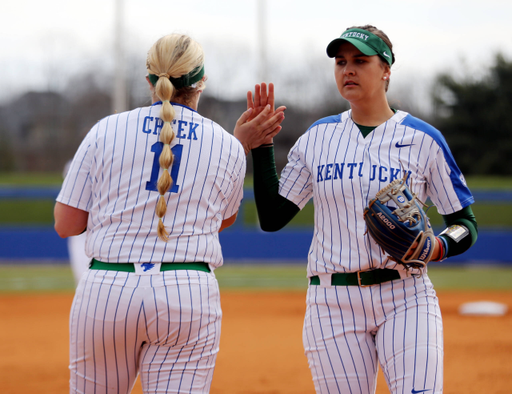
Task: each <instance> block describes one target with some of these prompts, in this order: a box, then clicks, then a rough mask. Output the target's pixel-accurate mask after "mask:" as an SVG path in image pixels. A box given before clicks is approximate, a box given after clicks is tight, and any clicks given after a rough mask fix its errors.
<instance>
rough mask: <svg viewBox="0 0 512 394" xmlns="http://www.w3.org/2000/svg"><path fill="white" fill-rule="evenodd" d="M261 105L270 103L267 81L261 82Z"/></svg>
mask: <svg viewBox="0 0 512 394" xmlns="http://www.w3.org/2000/svg"><path fill="white" fill-rule="evenodd" d="M260 94H261V98H260V99H261V105H267V104H270V103H269V102H268V94H267V84H266V83H265V82H262V83H261V92H260ZM271 108H272V105H271Z"/></svg>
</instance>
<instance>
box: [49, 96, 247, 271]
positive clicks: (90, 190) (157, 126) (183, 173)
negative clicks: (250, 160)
mask: <svg viewBox="0 0 512 394" xmlns="http://www.w3.org/2000/svg"><path fill="white" fill-rule="evenodd" d="M173 107H174V109H175V111H176V116H175V119H174V122H173V125H172V127H173V129H174V131H175V133H176V138H175V139H174V140H173V142H172V143H171V149H172V151H173V153H174V156H175V159H174V164H173V165H172V167H171V169H170V171H171V176H172V178H173V179H174V184H173V186H172V187H171V192H170V193H169V192H167V193H166V194H165V198H166V200H167V213H166V215H165V216H164V224H165V226H166V228H167V229H168V231H169V232H170V237H169V238H170V240H169V242H168V243H165V242H163V241H161V240H160V239H158V237H157V220H158V218H157V216H156V214H155V207H156V203H157V198H158V197H159V193H158V191H157V188H156V182H157V179H158V177H159V175H160V174H161V171H162V170H161V169H160V166H159V163H158V158H159V155H160V153H161V150H162V147H163V144H162V143H161V142H159V141H160V140H159V134H160V131H161V130H162V127H163V121H162V120H161V119H160V118H159V113H160V108H161V103H160V102H158V103H155V104H153V105H152V106H151V107H143V108H137V109H135V110H133V111H129V112H124V113H121V114H116V115H112V116H109V117H106V118H104V119H102V120H101V121H100V122H98V123H97V124H96V125H95V126H94V127H93V128H92V129H91V131H90V132H89V133H88V135H87V136H86V137H85V139H84V141H83V142H82V144H81V145H80V147H79V149H78V151H77V153H76V155H75V157H74V159H73V163H72V165H71V167H70V170H69V172H68V175H67V176H66V179H65V181H64V184H63V186H62V190H61V192H60V194H59V196H58V197H57V201H59V202H61V203H63V204H67V205H70V206H72V207H75V208H78V209H81V210H84V211H87V212H89V218H88V223H87V242H86V253H87V255H88V256H89V257H94V258H96V259H98V260H100V261H104V262H132V263H136V262H161V261H163V262H194V261H204V262H207V263H210V264H211V265H212V266H213V267H218V266H220V265H222V262H223V259H222V251H221V246H220V243H219V236H218V231H219V228H220V226H221V222H222V220H223V219H227V218H229V217H231V216H233V215H234V214H235V213H236V212H237V211H238V208H239V206H240V202H241V200H242V196H243V180H244V176H245V170H246V157H245V153H244V150H243V147H242V145H241V144H240V142H239V141H238V140H237V139H235V138H234V137H233V136H232V135H231V134H229V133H228V132H227V131H225V130H224V129H223V128H222V127H220V126H219V125H218V124H216V123H214V122H213V121H211V120H210V119H207V118H204V117H203V116H201V115H200V114H198V113H197V112H196V111H194V110H192V109H191V108H188V107H186V106H182V105H178V104H173Z"/></svg>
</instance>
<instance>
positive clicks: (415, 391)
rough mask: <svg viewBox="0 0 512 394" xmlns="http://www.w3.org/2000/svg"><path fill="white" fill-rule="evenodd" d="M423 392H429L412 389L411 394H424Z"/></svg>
mask: <svg viewBox="0 0 512 394" xmlns="http://www.w3.org/2000/svg"><path fill="white" fill-rule="evenodd" d="M425 391H430V390H414V389H412V391H411V394H418V393H424V392H425Z"/></svg>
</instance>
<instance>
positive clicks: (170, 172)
mask: <svg viewBox="0 0 512 394" xmlns="http://www.w3.org/2000/svg"><path fill="white" fill-rule="evenodd" d="M147 70H148V76H147V80H148V83H149V88H150V91H151V94H152V101H153V105H151V106H150V107H143V108H137V109H135V110H133V111H129V112H124V113H120V114H116V115H112V116H109V117H107V118H105V119H103V120H101V121H100V122H98V123H97V124H96V125H95V126H94V127H93V128H92V129H91V130H90V132H89V133H88V134H87V136H86V137H85V139H84V141H83V142H82V144H81V146H80V147H79V149H78V151H77V153H76V155H75V157H74V159H73V162H72V164H71V167H70V169H69V172H68V174H67V176H66V178H65V180H64V183H63V186H62V190H61V192H60V194H59V195H58V197H57V203H56V206H55V213H54V214H55V229H56V231H57V233H58V234H59V235H60V236H61V237H68V236H71V235H75V234H79V233H81V232H82V231H83V230H84V228H87V231H86V235H87V240H86V252H87V254H88V256H90V257H91V258H92V262H91V264H90V268H89V270H88V272H87V273H86V274H84V275H83V276H82V278H81V280H80V282H79V284H78V287H77V290H76V294H75V298H74V301H73V306H72V309H71V316H70V370H71V379H70V391H71V392H73V393H75V392H76V393H129V392H130V391H131V389H132V387H133V385H134V383H135V380H136V378H137V376H138V374H140V376H141V383H142V388H143V390H144V392H145V393H157V392H158V393H207V392H208V391H209V388H210V384H211V381H212V374H213V370H214V366H215V359H216V355H217V352H218V349H219V336H220V323H221V314H222V313H221V307H220V298H219V288H218V284H217V281H216V279H215V275H214V270H215V269H216V268H218V267H220V266H221V265H222V262H223V260H222V251H221V246H220V243H219V231H221V230H222V229H223V228H225V227H227V226H229V225H231V224H232V223H233V222H234V220H235V218H236V214H237V211H238V208H239V204H240V201H241V199H242V192H243V179H244V176H245V168H246V157H245V155H244V151H243V148H242V146H241V144H240V143H239V142H238V141H237V140H236V139H235V138H234V137H233V136H232V135H230V134H229V133H227V132H226V131H225V130H224V129H222V128H221V127H220V126H219V125H218V124H216V123H214V122H213V121H211V120H209V119H207V118H204V117H203V116H201V115H200V114H199V113H198V112H197V106H198V101H199V97H200V95H201V92H202V91H203V89H204V86H205V83H204V81H205V79H206V77H205V76H204V56H203V51H202V49H201V47H200V45H199V44H198V43H196V42H195V41H193V40H192V39H190V38H189V37H187V36H184V35H177V34H172V35H169V36H165V37H163V38H161V39H160V40H158V41H157V42H156V43H155V44H154V45H153V46H152V48H151V49H150V50H149V52H148V57H147ZM251 112H252V111H247V112H245V113H244V114H242V116H241V117H240V119H239V120H238V122H237V125H236V128H240V129H242V130H243V129H245V128H247V129H249V130H251V131H253V132H257V131H258V130H260V131H261V130H263V129H264V131H265V133H264V134H263V135H265V134H268V133H270V135H272V134H273V133H274V134H275V133H276V132H277V131H279V123H280V122H281V121H282V119H283V116H282V114H281V115H279V114H278V115H275V116H272V113H271V111H270V108H267V109H266V110H265V111H264V112H263V113H261V114H259V115H258V116H257V117H256V118H254V119H252V120H251V121H248V119H249V117H250V116H251Z"/></svg>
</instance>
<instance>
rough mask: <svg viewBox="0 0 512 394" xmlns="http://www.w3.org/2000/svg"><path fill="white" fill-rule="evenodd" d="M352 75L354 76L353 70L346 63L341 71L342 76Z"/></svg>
mask: <svg viewBox="0 0 512 394" xmlns="http://www.w3.org/2000/svg"><path fill="white" fill-rule="evenodd" d="M354 74H355V71H354V68H353V67H352V66H351V65H350V64H349V63H347V64H346V65H345V68H344V69H343V75H354Z"/></svg>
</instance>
